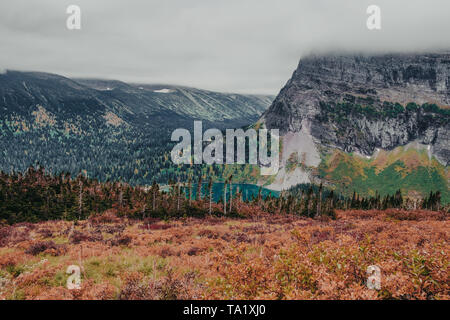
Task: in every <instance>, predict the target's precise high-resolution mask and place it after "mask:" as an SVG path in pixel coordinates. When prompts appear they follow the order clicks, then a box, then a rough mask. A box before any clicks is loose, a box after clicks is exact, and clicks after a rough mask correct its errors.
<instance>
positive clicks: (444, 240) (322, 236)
mask: <svg viewBox="0 0 450 320" xmlns="http://www.w3.org/2000/svg"><path fill="white" fill-rule="evenodd" d="M449 231H450V225H449V222H448V219H447V217H446V215H445V213H442V212H441V213H440V212H431V211H401V210H397V209H390V210H385V211H376V210H372V211H352V210H350V211H338V212H337V219H336V220H330V219H309V218H300V217H296V216H286V215H285V216H280V215H278V216H259V217H254V218H248V219H231V218H212V217H211V218H205V219H193V218H186V219H180V220H175V221H161V220H156V219H151V218H147V219H145V220H131V219H127V218H117V217H116V216H114V215H112V214H105V215H102V216H97V217H93V218H91V219H89V220H85V221H79V222H77V223H74V222H68V221H50V222H41V223H36V224H30V223H20V224H16V225H13V226H5V227H3V228H0V299H449V297H450V295H449V277H448V267H449V266H448V257H449V243H448V241H449V239H448V236H449ZM70 265H77V266H80V267H81V281H82V282H81V289H75V290H69V289H67V288H66V282H67V279H68V277H69V274H67V273H66V271H67V268H68V266H70ZM370 265H376V266H379V268H380V269H381V289H380V290H372V289H368V288H367V287H366V280H367V274H366V270H367V267H368V266H370Z"/></svg>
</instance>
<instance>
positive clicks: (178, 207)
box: [177, 182, 181, 212]
mask: <svg viewBox="0 0 450 320" xmlns="http://www.w3.org/2000/svg"><path fill="white" fill-rule="evenodd" d="M180 189H181V188H180V183H179V182H178V183H177V211H178V212H179V211H180Z"/></svg>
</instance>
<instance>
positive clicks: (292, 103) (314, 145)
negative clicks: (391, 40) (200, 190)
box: [259, 54, 450, 199]
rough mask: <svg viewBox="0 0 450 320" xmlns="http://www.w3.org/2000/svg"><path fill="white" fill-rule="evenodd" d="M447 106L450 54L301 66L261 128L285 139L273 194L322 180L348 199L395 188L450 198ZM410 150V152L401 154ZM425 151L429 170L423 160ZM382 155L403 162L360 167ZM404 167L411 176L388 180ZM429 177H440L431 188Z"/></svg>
mask: <svg viewBox="0 0 450 320" xmlns="http://www.w3.org/2000/svg"><path fill="white" fill-rule="evenodd" d="M449 105H450V54H422V55H402V54H396V55H378V56H362V55H326V56H310V57H306V58H304V59H301V61H300V63H299V66H298V68H297V70H296V71H295V72H294V74H293V76H292V78H291V79H290V80H289V81H288V83H287V84H286V86H285V87H284V88H283V89H282V90H281V92H280V93H279V95H278V96H277V97H276V99H275V100H274V102H273V104H272V105H271V107H270V108H269V109H268V110H267V111H266V112H265V113H264V114H263V116H262V117H261V119H260V121H259V122H260V123H261V124H264V125H265V126H266V127H268V128H278V129H280V131H281V132H282V134H283V139H282V169H281V171H280V173H279V175H278V176H277V177H276V178H275V179H274V182H273V183H272V185H271V187H272V188H275V189H283V188H288V187H289V186H291V185H293V184H295V183H305V182H312V181H316V179H318V180H321V181H324V182H326V183H330V184H332V185H334V186H335V187H336V188H338V189H339V190H340V191H346V192H347V193H351V192H353V189H355V190H356V191H357V192H362V193H371V192H375V190H376V189H378V190H379V191H380V192H383V188H384V189H386V184H390V185H392V187H394V188H396V187H398V188H403V189H405V191H408V190H414V189H416V190H419V191H420V192H422V193H426V192H429V191H430V190H429V189H442V188H445V189H447V190H441V191H443V192H446V193H447V194H448V181H449V178H448V164H449V161H450V142H449V141H450V121H449V119H450V111H449V109H448V106H449ZM409 144H411V145H410V147H409V148H407V149H408V150H409V151H406V150H405V148H404V149H398V148H399V147H401V146H407V145H409ZM424 148H425V150H426V154H427V157H428V158H429V159H430V162H429V163H424V162H423V161H421V160H420V159H421V155H422V154H423V151H422V150H423V149H424ZM379 150H381V151H383V152H384V153H386V154H387V155H388V157H390V156H391V153H395V154H397V153H400V154H401V156H399V157H398V158H399V159H398V161H399V163H398V164H397V165H396V166H394V167H392V168H391V167H389V166H387V167H386V168H383V169H382V170H381V171H379V170H377V169H376V168H377V167H376V165H374V166H373V168H372V164H370V163H368V164H367V165H363V166H362V165H361V163H362V162H361V161H364V159H365V160H369V159H372V158H374V159H375V160H374V161H377V160H376V159H378V158H377V155H378V156H379ZM411 150H415V151H414V152H412V151H411ZM336 153H337V154H338V155H340V157H337V156H336ZM336 157H337V158H336ZM329 158H333V159H334V161H331V162H330V161H329V160H327V159H329ZM361 159H362V160H361ZM414 163H420V164H421V165H420V166H415V165H414ZM399 166H400V167H401V166H405V170H407V171H403V173H402V177H403V178H402V179H399V176H398V175H396V174H383V172H384V170H388V168H391V169H389V170H391V171H392V170H393V171H392V172H391V173H393V172H394V171H395V172H400V171H402V170H401V169H399ZM366 168H372V169H373V170H372V169H370V170H372V171H370V172H369V173H367V172H366V171H365V170H366ZM435 169H436V171H434V170H435ZM425 173H426V174H429V175H431V176H434V177H436V178H432V179H431V180H430V183H426V184H425V185H426V187H424V185H423V184H422V185H421V178H420V177H423V176H424V175H425ZM348 174H350V175H348ZM368 174H369V176H370V178H367V175H368ZM416 174H417V175H416ZM415 175H416V178H413V177H414V176H415ZM357 176H359V177H360V178H361V179H360V181H359V182H356V180H358V179H357V178H356V177H357ZM292 177H295V178H294V179H292ZM364 177H366V178H364ZM437 177H439V178H437ZM405 179H406V180H405ZM369 186H370V187H369ZM447 199H448V196H447Z"/></svg>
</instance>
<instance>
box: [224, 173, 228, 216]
mask: <svg viewBox="0 0 450 320" xmlns="http://www.w3.org/2000/svg"><path fill="white" fill-rule="evenodd" d="M224 183H225V184H224V185H223V214H225V215H226V214H227V181H226V180H225V182H224Z"/></svg>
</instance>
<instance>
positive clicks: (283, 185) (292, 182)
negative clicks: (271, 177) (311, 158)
mask: <svg viewBox="0 0 450 320" xmlns="http://www.w3.org/2000/svg"><path fill="white" fill-rule="evenodd" d="M299 183H310V179H309V175H308V173H307V172H306V171H304V170H302V169H301V168H295V170H294V171H293V172H286V169H285V168H282V169H281V170H280V171H278V174H277V177H276V178H275V181H274V182H273V183H272V184H271V185H269V186H267V187H266V188H267V189H271V190H274V191H282V190H287V189H289V188H291V187H293V186H296V185H297V184H299Z"/></svg>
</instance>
